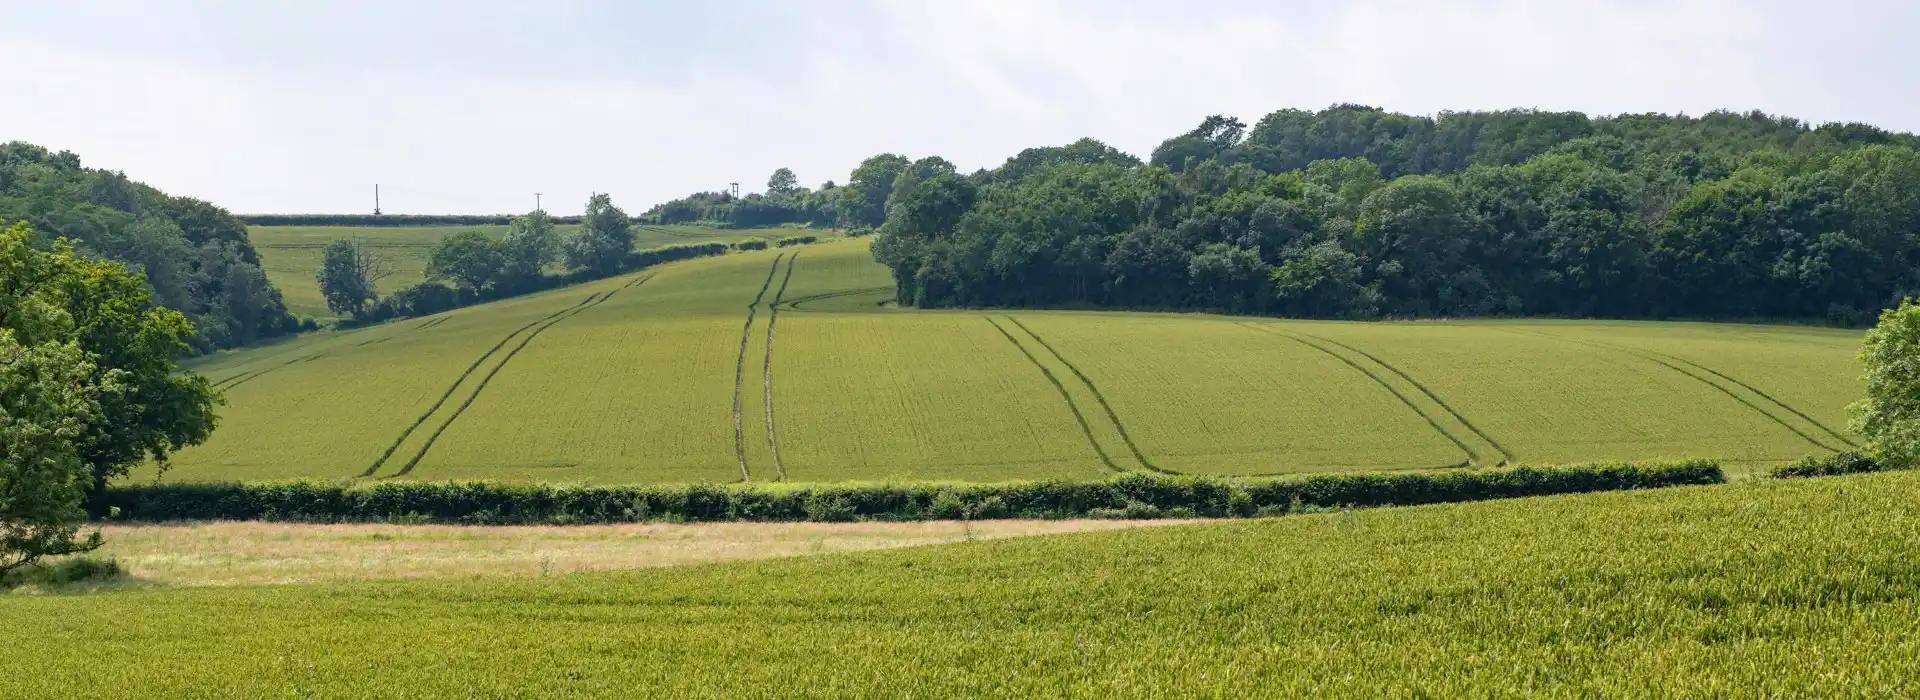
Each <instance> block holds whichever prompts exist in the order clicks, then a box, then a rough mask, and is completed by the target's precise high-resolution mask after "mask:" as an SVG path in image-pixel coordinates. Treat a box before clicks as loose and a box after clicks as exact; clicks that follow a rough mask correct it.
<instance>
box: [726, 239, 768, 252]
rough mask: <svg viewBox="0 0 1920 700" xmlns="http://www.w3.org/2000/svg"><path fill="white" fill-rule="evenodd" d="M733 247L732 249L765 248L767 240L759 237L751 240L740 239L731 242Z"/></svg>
mask: <svg viewBox="0 0 1920 700" xmlns="http://www.w3.org/2000/svg"><path fill="white" fill-rule="evenodd" d="M733 249H734V250H766V249H767V242H766V241H762V240H759V239H755V240H751V241H741V242H739V243H735V244H733Z"/></svg>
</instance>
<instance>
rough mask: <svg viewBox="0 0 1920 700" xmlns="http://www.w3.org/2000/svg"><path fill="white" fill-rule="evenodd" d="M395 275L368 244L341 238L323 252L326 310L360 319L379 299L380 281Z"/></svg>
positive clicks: (319, 276) (320, 276)
mask: <svg viewBox="0 0 1920 700" xmlns="http://www.w3.org/2000/svg"><path fill="white" fill-rule="evenodd" d="M391 274H393V272H392V269H391V268H389V267H387V263H386V261H385V260H383V259H382V258H381V257H380V256H379V255H378V254H377V253H374V252H373V249H372V248H371V247H369V246H368V245H367V244H366V243H364V242H361V241H356V240H352V239H345V238H343V239H340V240H336V241H333V242H331V243H328V244H327V247H326V248H325V249H324V250H322V251H321V253H320V272H318V273H316V274H315V277H316V278H317V280H318V281H319V283H320V295H321V296H324V297H326V299H327V309H329V310H331V311H333V312H334V313H337V314H350V315H353V316H360V315H362V314H364V313H366V311H367V308H368V306H369V305H370V304H372V303H373V302H374V300H375V299H378V298H380V291H379V287H378V285H379V283H380V280H382V279H385V278H386V277H387V276H389V275H391Z"/></svg>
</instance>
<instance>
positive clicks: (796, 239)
mask: <svg viewBox="0 0 1920 700" xmlns="http://www.w3.org/2000/svg"><path fill="white" fill-rule="evenodd" d="M819 240H820V238H819V237H818V236H787V237H785V238H782V239H780V241H779V242H778V244H777V245H779V246H780V247H781V248H785V247H788V246H796V245H811V244H813V243H814V242H816V241H819Z"/></svg>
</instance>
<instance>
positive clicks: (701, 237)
mask: <svg viewBox="0 0 1920 700" xmlns="http://www.w3.org/2000/svg"><path fill="white" fill-rule="evenodd" d="M576 228H578V226H577V225H573V224H562V225H557V226H555V227H554V229H555V230H557V231H559V232H560V233H561V234H562V235H565V234H567V233H571V232H572V231H573V230H574V229H576ZM461 231H479V232H481V233H484V234H487V235H488V236H489V237H492V238H494V239H496V240H497V239H499V238H500V237H501V236H505V235H507V227H506V226H499V225H490V226H250V227H248V228H247V236H248V238H250V239H252V241H253V247H254V249H255V250H257V251H259V252H260V264H261V267H262V268H264V269H265V270H266V273H267V279H268V281H271V282H272V283H273V286H275V287H278V288H279V289H280V294H281V296H282V297H283V298H284V299H285V301H286V303H287V310H288V311H292V312H294V313H296V314H306V315H308V316H313V317H315V318H333V317H334V316H335V314H334V313H333V312H332V311H329V310H327V301H326V299H324V298H322V297H321V296H320V286H319V284H318V283H316V282H314V275H315V274H316V273H318V272H319V271H320V251H321V250H322V249H323V248H325V247H326V245H327V243H329V242H332V241H334V240H338V239H341V238H357V239H360V240H362V241H365V242H366V243H367V244H368V245H369V246H370V247H371V248H372V249H373V250H374V251H375V252H376V253H377V254H379V255H380V256H381V257H382V258H383V259H384V260H386V261H387V264H388V266H389V267H391V268H392V270H393V276H392V277H388V278H387V279H386V280H385V281H383V282H381V283H380V291H381V292H382V293H387V292H392V291H394V290H397V289H400V288H402V287H406V286H408V285H413V284H418V283H420V282H421V281H423V280H425V279H426V271H427V256H428V255H429V254H431V253H432V252H433V246H434V245H435V244H437V243H439V242H440V239H441V238H443V237H445V236H446V235H447V234H450V233H459V232H461ZM633 233H634V248H635V249H646V248H659V247H661V246H669V245H676V244H680V243H704V242H707V241H725V242H729V243H730V242H733V241H742V240H747V239H749V238H760V239H769V240H771V239H778V238H782V237H786V236H794V235H804V234H806V233H813V234H814V235H820V233H819V232H813V231H796V230H795V229H738V230H732V229H715V228H706V227H700V226H635V227H634V229H633Z"/></svg>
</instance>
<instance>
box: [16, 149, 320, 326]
mask: <svg viewBox="0 0 1920 700" xmlns="http://www.w3.org/2000/svg"><path fill="white" fill-rule="evenodd" d="M17 222H26V223H27V224H29V225H30V226H31V230H32V233H31V234H30V235H31V236H32V239H31V240H30V241H29V244H30V245H31V246H33V247H35V248H36V249H39V250H43V251H44V250H51V249H52V247H53V243H54V241H55V240H58V239H61V238H66V239H68V240H71V241H72V242H73V245H74V247H75V250H76V252H78V253H81V254H84V255H87V256H91V257H97V258H104V259H108V260H114V261H118V262H121V263H124V264H125V265H126V267H127V269H128V270H130V271H131V272H132V273H134V274H135V275H136V276H138V278H139V279H141V280H142V282H143V283H144V284H145V285H146V286H147V291H148V294H149V296H150V297H151V298H152V299H153V301H154V302H155V303H158V304H160V305H162V306H165V307H167V308H170V309H174V310H176V311H179V312H180V313H181V314H183V315H185V316H186V317H187V319H188V320H189V321H191V323H192V325H193V327H194V328H195V329H196V332H195V333H194V334H193V335H192V337H190V338H189V339H188V341H187V342H188V344H189V347H190V348H191V349H192V350H193V351H197V352H206V351H210V350H213V349H217V348H228V347H236V346H240V345H245V344H247V343H252V342H255V341H258V340H261V339H265V338H271V337H275V336H279V335H284V334H287V333H292V332H295V331H296V330H298V329H299V323H298V321H297V320H296V319H295V318H294V317H293V316H292V315H291V314H289V313H287V309H286V305H285V304H284V303H282V301H281V298H280V290H278V289H275V288H274V287H273V285H272V284H270V283H268V282H267V277H266V274H265V273H264V272H262V271H261V268H260V257H259V255H258V254H256V253H255V252H254V249H253V245H252V243H250V242H249V241H248V239H247V227H246V225H245V224H243V223H241V222H240V220H239V219H236V218H234V217H233V215H232V214H229V213H228V212H227V211H226V210H225V209H221V208H219V207H216V206H214V205H212V204H208V203H206V202H203V201H200V200H197V199H191V198H187V197H174V196H169V195H167V194H166V193H164V192H161V191H159V190H156V189H154V188H152V187H149V186H147V185H144V184H141V183H138V182H134V181H132V180H129V179H128V178H127V176H126V175H125V174H123V173H119V172H114V171H108V170H98V169H93V168H85V167H82V166H81V164H80V157H79V156H77V155H74V154H73V153H71V152H67V151H61V152H58V153H54V152H50V151H48V150H47V149H45V148H41V147H39V146H35V145H32V144H28V143H21V142H17V141H16V142H12V143H6V144H0V229H4V228H5V227H7V226H11V225H12V224H14V223H17Z"/></svg>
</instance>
